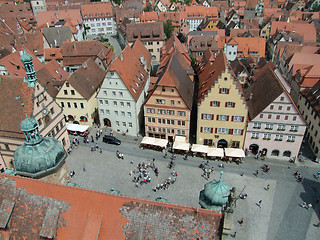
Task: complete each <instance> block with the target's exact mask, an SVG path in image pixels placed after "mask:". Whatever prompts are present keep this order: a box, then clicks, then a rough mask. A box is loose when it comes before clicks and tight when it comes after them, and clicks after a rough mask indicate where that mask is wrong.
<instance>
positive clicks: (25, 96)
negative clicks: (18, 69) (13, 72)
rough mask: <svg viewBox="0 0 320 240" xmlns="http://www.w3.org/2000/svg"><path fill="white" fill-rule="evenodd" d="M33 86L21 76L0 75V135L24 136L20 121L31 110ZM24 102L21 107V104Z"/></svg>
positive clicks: (29, 114)
mask: <svg viewBox="0 0 320 240" xmlns="http://www.w3.org/2000/svg"><path fill="white" fill-rule="evenodd" d="M33 93H34V88H31V87H28V83H26V82H23V77H22V76H19V77H17V76H0V112H1V115H0V131H1V135H2V136H9V137H18V138H22V139H23V138H24V137H23V133H22V131H21V130H20V123H21V121H22V120H23V119H25V113H24V110H25V111H26V114H27V115H28V117H31V116H32V112H33V100H32V98H33ZM22 103H23V104H24V106H23V107H22V105H21V104H22Z"/></svg>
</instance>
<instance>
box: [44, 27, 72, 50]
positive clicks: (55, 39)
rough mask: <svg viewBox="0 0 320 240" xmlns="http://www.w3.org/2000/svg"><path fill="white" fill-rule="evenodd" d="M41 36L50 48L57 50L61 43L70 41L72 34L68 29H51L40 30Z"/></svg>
mask: <svg viewBox="0 0 320 240" xmlns="http://www.w3.org/2000/svg"><path fill="white" fill-rule="evenodd" d="M42 32H43V36H44V37H45V38H46V40H47V41H48V43H49V45H50V47H53V48H59V47H61V46H62V44H63V42H65V41H67V40H72V38H73V34H72V32H71V29H70V28H69V27H51V28H43V29H42Z"/></svg>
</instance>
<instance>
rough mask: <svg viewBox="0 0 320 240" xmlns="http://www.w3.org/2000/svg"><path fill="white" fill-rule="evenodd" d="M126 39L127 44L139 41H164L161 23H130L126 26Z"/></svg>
mask: <svg viewBox="0 0 320 240" xmlns="http://www.w3.org/2000/svg"><path fill="white" fill-rule="evenodd" d="M126 37H127V40H128V42H129V43H132V42H134V41H135V40H136V39H139V40H140V41H142V42H145V41H164V30H163V23H162V22H150V23H130V24H128V25H127V26H126Z"/></svg>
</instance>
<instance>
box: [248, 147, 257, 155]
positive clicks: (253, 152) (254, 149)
mask: <svg viewBox="0 0 320 240" xmlns="http://www.w3.org/2000/svg"><path fill="white" fill-rule="evenodd" d="M249 151H250V152H251V153H252V154H253V155H257V154H258V151H259V146H258V145H257V144H251V145H250V146H249Z"/></svg>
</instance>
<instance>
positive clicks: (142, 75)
mask: <svg viewBox="0 0 320 240" xmlns="http://www.w3.org/2000/svg"><path fill="white" fill-rule="evenodd" d="M141 45H142V46H141ZM143 48H145V47H144V46H143V44H142V43H141V42H140V41H139V40H137V41H136V42H135V44H133V46H132V48H131V47H130V46H129V45H127V46H126V47H125V49H124V50H123V51H122V53H121V54H120V55H119V56H118V57H117V58H116V59H115V60H114V61H112V62H111V64H110V66H109V68H108V71H109V72H116V73H117V74H118V75H119V77H120V78H121V80H122V82H123V83H124V84H125V86H126V87H127V89H128V91H129V92H130V94H131V96H132V97H133V99H135V100H136V101H137V100H138V98H139V97H140V94H141V92H142V90H143V89H144V87H145V85H146V82H147V79H148V77H149V73H148V72H146V70H145V69H144V66H143V63H142V62H141V60H142V59H141V58H140V56H143V59H145V60H146V61H147V64H148V66H149V67H150V61H151V55H150V53H149V52H148V51H145V50H144V49H143Z"/></svg>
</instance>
